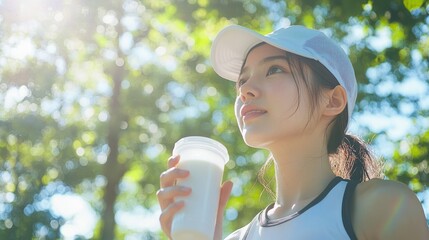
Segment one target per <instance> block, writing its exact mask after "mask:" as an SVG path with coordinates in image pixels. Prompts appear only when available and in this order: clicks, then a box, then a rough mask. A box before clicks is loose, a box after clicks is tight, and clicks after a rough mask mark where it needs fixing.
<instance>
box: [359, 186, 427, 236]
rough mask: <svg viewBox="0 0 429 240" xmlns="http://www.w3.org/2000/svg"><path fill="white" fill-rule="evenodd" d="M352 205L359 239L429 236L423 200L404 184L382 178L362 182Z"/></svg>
mask: <svg viewBox="0 0 429 240" xmlns="http://www.w3.org/2000/svg"><path fill="white" fill-rule="evenodd" d="M353 209H354V210H353V218H352V221H353V227H354V229H355V232H356V235H357V237H358V239H389V240H392V239H398V240H399V239H416V240H418V239H422V240H423V239H429V230H428V226H427V224H426V219H425V216H424V212H423V209H422V206H421V203H420V201H419V200H418V199H417V197H416V195H415V194H414V193H413V192H412V191H411V190H410V189H409V188H408V187H407V186H406V185H404V184H401V183H398V182H394V181H387V180H380V179H374V180H370V181H368V182H364V183H361V184H359V185H358V187H357V188H356V194H355V197H354V208H353Z"/></svg>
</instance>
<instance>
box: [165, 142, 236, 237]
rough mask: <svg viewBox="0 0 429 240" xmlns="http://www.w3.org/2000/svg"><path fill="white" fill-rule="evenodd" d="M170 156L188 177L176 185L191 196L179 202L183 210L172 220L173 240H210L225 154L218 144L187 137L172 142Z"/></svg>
mask: <svg viewBox="0 0 429 240" xmlns="http://www.w3.org/2000/svg"><path fill="white" fill-rule="evenodd" d="M173 155H180V161H179V163H178V166H177V167H178V168H180V169H186V170H188V171H189V172H190V175H189V176H188V177H187V178H185V179H180V180H178V181H177V183H176V184H177V185H180V186H185V187H189V188H191V189H192V192H191V194H190V195H189V196H186V197H177V198H176V199H175V201H179V200H183V201H184V202H185V206H184V208H183V209H181V210H180V211H179V212H178V213H177V214H176V215H175V216H174V218H173V222H172V226H171V236H172V238H173V240H213V236H214V230H215V224H216V215H217V210H218V205H219V194H220V185H221V182H222V175H223V170H224V166H225V164H226V163H227V162H228V160H229V157H228V152H227V150H226V148H225V146H223V145H222V144H221V143H220V142H218V141H215V140H213V139H210V138H207V137H199V136H191V137H185V138H182V139H180V140H179V141H177V142H176V144H175V146H174V149H173Z"/></svg>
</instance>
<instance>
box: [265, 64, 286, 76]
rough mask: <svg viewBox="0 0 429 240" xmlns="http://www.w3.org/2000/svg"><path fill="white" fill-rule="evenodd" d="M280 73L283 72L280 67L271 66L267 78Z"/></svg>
mask: <svg viewBox="0 0 429 240" xmlns="http://www.w3.org/2000/svg"><path fill="white" fill-rule="evenodd" d="M282 72H284V71H283V69H281V68H280V67H277V66H272V67H270V69H268V72H267V76H270V75H272V74H275V73H282Z"/></svg>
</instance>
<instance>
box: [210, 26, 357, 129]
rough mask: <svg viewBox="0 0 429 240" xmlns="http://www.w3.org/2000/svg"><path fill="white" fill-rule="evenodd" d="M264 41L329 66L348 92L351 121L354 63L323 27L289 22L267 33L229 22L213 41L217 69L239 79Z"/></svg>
mask: <svg viewBox="0 0 429 240" xmlns="http://www.w3.org/2000/svg"><path fill="white" fill-rule="evenodd" d="M261 42H265V43H268V44H269V45H272V46H274V47H277V48H280V49H282V50H285V51H287V52H291V53H294V54H297V55H300V56H303V57H306V58H310V59H314V60H317V61H319V62H320V63H321V64H322V65H323V66H325V67H326V68H327V69H328V70H329V71H330V72H331V73H332V75H334V77H335V78H336V79H337V80H338V82H339V84H340V85H341V86H342V87H344V89H345V90H346V92H347V101H348V109H347V110H348V116H349V121H350V119H351V115H352V112H353V108H354V105H355V102H356V96H357V83H356V77H355V73H354V70H353V66H352V64H351V62H350V59H349V58H348V56H347V55H346V53H345V52H344V50H343V49H342V48H341V47H340V46H339V45H338V44H337V43H335V42H334V41H332V40H331V39H330V38H328V37H327V36H326V35H325V34H324V33H322V32H321V31H318V30H313V29H308V28H306V27H304V26H289V27H287V28H281V29H278V30H276V31H274V32H272V33H269V34H267V35H265V36H264V35H261V34H259V33H257V32H255V31H253V30H250V29H248V28H245V27H242V26H238V25H231V26H227V27H225V28H224V29H223V30H221V31H220V32H219V33H218V35H217V36H216V38H215V40H214V41H213V44H212V49H211V63H212V66H213V69H214V70H215V72H216V73H217V74H218V75H219V76H221V77H223V78H225V79H228V80H231V81H237V80H238V77H239V75H240V71H241V67H242V66H243V63H244V60H245V58H246V56H247V54H248V53H249V51H250V50H251V49H252V48H253V47H254V46H255V45H257V44H259V43H261Z"/></svg>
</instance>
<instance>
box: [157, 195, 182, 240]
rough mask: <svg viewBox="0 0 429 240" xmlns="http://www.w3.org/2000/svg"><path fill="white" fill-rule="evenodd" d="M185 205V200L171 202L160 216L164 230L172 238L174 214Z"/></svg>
mask: <svg viewBox="0 0 429 240" xmlns="http://www.w3.org/2000/svg"><path fill="white" fill-rule="evenodd" d="M184 206H185V203H184V202H183V201H177V202H174V203H172V204H170V205H169V206H168V207H167V208H166V209H165V210H164V211H162V213H161V215H160V216H159V222H160V223H161V229H162V231H163V232H164V233H165V234H166V235H167V236H168V238H169V239H171V223H172V222H173V217H174V215H175V214H176V213H177V212H178V211H180V209H182V208H183V207H184Z"/></svg>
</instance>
